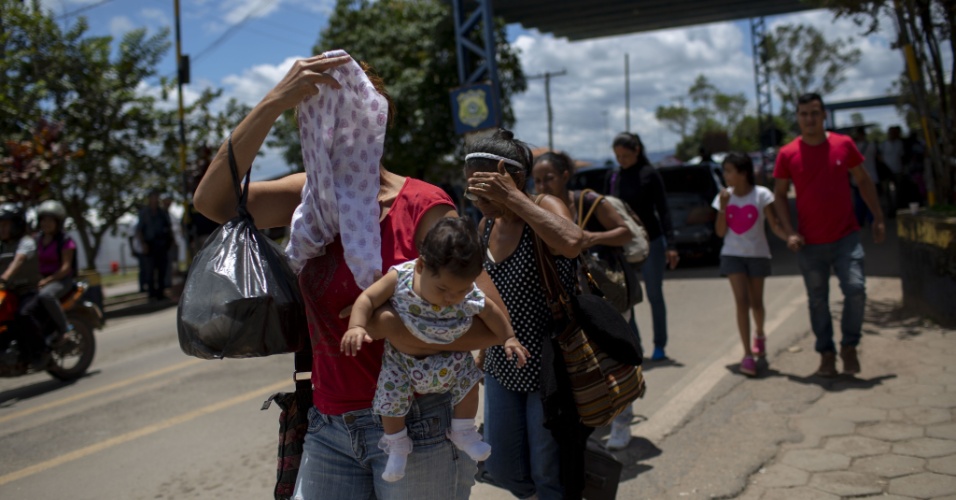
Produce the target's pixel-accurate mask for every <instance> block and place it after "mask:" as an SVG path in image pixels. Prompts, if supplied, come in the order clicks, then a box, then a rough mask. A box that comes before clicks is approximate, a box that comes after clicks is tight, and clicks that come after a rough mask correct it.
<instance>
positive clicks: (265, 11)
mask: <svg viewBox="0 0 956 500" xmlns="http://www.w3.org/2000/svg"><path fill="white" fill-rule="evenodd" d="M279 4H280V2H277V1H265V0H223V2H222V4H220V6H219V9H220V10H221V11H222V12H223V19H224V20H225V21H226V24H230V25H231V24H236V23H238V22H240V21H242V20H244V19H246V18H247V17H252V18H256V17H266V16H268V15H269V14H271V13H273V12H274V11H275V10H276V9H278V8H279Z"/></svg>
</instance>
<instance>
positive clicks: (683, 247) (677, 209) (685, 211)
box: [658, 162, 724, 261]
mask: <svg viewBox="0 0 956 500" xmlns="http://www.w3.org/2000/svg"><path fill="white" fill-rule="evenodd" d="M658 171H659V172H660V174H661V178H662V179H663V180H664V189H665V190H666V192H667V206H668V208H670V212H671V222H672V223H673V225H674V246H675V247H676V248H677V252H678V253H679V254H680V255H681V256H682V257H689V258H696V259H704V260H707V261H716V260H718V258H719V256H720V247H721V245H722V241H721V239H720V237H718V236H717V233H716V231H715V230H714V221H715V220H716V219H717V212H716V211H714V209H713V208H711V203H712V202H713V201H714V197H715V196H717V193H719V192H720V190H721V189H722V188H723V187H724V176H723V172H722V170H721V168H720V165H718V164H717V163H712V162H705V163H695V164H689V163H685V164H683V165H678V166H670V167H661V168H659V169H658Z"/></svg>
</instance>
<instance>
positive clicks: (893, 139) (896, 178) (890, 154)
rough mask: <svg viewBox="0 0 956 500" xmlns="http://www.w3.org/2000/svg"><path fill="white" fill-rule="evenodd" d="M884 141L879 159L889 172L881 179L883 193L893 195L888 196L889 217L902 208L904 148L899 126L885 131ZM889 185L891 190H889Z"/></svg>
mask: <svg viewBox="0 0 956 500" xmlns="http://www.w3.org/2000/svg"><path fill="white" fill-rule="evenodd" d="M886 135H887V137H886V140H885V141H883V144H881V145H880V151H879V154H880V159H881V160H882V161H883V164H884V165H886V168H887V170H889V174H890V175H889V176H886V177H887V178H885V179H881V180H882V181H883V188H884V191H886V192H887V193H893V194H892V195H890V197H889V198H890V205H889V206H890V216H891V217H892V216H893V214H894V213H895V212H896V209H897V208H900V206H902V199H901V192H900V190H901V189H902V187H903V182H902V181H903V153H904V151H905V146H904V144H903V131H902V129H901V128H900V127H899V125H893V126H892V127H890V128H888V129H886ZM890 184H892V185H893V189H892V190H890V189H889V187H890Z"/></svg>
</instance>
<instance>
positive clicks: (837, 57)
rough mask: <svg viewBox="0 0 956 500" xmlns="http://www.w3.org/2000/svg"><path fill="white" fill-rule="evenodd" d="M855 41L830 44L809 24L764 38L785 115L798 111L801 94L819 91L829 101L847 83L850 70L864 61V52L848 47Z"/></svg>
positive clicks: (764, 50)
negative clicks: (828, 97)
mask: <svg viewBox="0 0 956 500" xmlns="http://www.w3.org/2000/svg"><path fill="white" fill-rule="evenodd" d="M851 41H852V38H846V39H842V38H838V39H836V40H833V41H829V40H827V38H826V37H824V36H823V33H821V32H820V31H819V30H817V29H816V28H814V27H813V26H809V25H805V24H797V25H782V26H777V28H776V29H775V30H774V31H773V33H770V34H767V35H766V36H765V37H764V39H763V40H762V42H761V44H762V51H761V52H762V57H764V58H765V61H764V62H765V63H766V64H767V67H768V68H769V69H770V72H771V73H772V74H773V75H774V76H775V77H776V78H775V80H776V83H775V84H774V90H775V91H776V93H777V96H778V97H780V101H781V114H782V115H784V116H790V115H791V114H792V113H793V112H794V110H795V109H796V103H797V98H798V97H799V96H800V95H801V94H805V93H807V92H816V93H819V94H820V95H823V96H824V98H826V97H825V96H826V95H828V94H830V93H832V92H833V91H834V90H835V89H836V88H837V87H839V86H840V85H841V84H842V83H843V82H845V81H846V70H847V69H848V68H849V67H850V66H853V65H855V64H856V63H858V62H859V61H860V50H859V49H855V48H849V47H848V46H849V44H850V42H851Z"/></svg>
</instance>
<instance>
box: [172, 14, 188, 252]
mask: <svg viewBox="0 0 956 500" xmlns="http://www.w3.org/2000/svg"><path fill="white" fill-rule="evenodd" d="M173 7H174V8H175V10H176V75H177V78H176V89H177V91H178V94H179V171H180V172H182V176H183V213H184V214H185V215H186V216H187V217H188V216H189V174H188V173H187V172H186V119H185V110H184V109H183V85H184V84H187V83H189V56H188V55H187V56H184V55H183V50H182V37H181V36H180V28H179V0H173ZM183 239H184V240H185V243H186V245H185V246H186V256H187V257H192V256H191V255H189V234H188V231H183Z"/></svg>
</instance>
